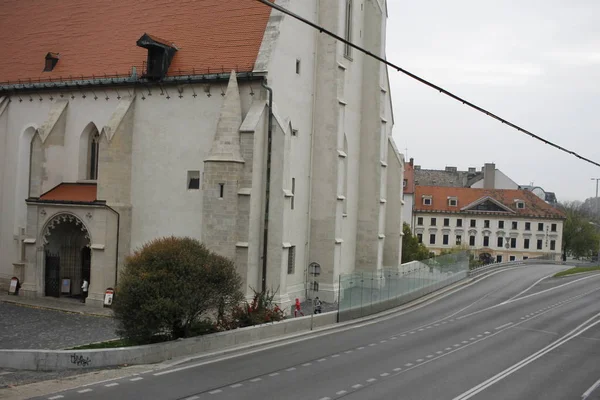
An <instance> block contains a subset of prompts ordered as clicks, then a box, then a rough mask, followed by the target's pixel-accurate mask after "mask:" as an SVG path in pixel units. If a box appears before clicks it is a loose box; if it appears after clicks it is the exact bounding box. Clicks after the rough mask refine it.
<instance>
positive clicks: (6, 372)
mask: <svg viewBox="0 0 600 400" xmlns="http://www.w3.org/2000/svg"><path fill="white" fill-rule="evenodd" d="M9 374H12V372H10V371H4V372H0V376H2V375H9Z"/></svg>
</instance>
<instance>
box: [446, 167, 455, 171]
mask: <svg viewBox="0 0 600 400" xmlns="http://www.w3.org/2000/svg"><path fill="white" fill-rule="evenodd" d="M456 171H457V168H456V167H446V172H456Z"/></svg>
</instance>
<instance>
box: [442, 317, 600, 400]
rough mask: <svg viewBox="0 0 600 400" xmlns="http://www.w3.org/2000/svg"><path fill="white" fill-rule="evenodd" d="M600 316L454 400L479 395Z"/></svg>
mask: <svg viewBox="0 0 600 400" xmlns="http://www.w3.org/2000/svg"><path fill="white" fill-rule="evenodd" d="M599 316H600V313H598V314H596V315H594V316H593V317H591V318H589V319H588V320H587V321H585V322H583V323H582V324H580V325H579V326H577V327H576V328H575V329H573V330H571V331H570V332H569V333H567V334H566V335H564V336H562V337H561V338H559V339H557V340H555V341H554V342H552V343H550V344H549V345H548V346H546V347H544V348H542V349H541V350H538V351H537V352H535V353H533V354H531V355H530V356H528V357H526V358H524V359H523V360H521V361H519V362H518V363H516V364H514V365H512V366H510V367H508V368H506V369H505V370H504V371H502V372H500V373H498V374H496V375H494V376H493V377H491V378H489V379H488V380H486V381H484V382H482V383H480V384H479V385H477V386H475V387H472V388H471V389H469V390H467V391H466V392H464V393H462V394H460V395H458V396H456V397H455V398H454V399H453V400H467V399H470V398H471V397H473V396H475V395H477V394H478V393H480V392H482V391H484V390H485V389H487V388H489V387H490V386H492V385H494V384H495V383H497V382H500V381H501V380H502V379H504V378H506V377H507V376H510V375H512V374H513V373H514V372H516V371H518V370H520V369H521V368H523V367H525V366H527V365H528V364H530V363H532V362H534V361H535V360H537V359H538V358H540V357H542V356H544V355H546V354H548V353H550V352H551V351H552V350H554V349H556V348H558V347H560V346H562V345H563V344H565V343H567V342H568V341H570V340H571V339H574V338H576V337H577V336H579V335H581V334H582V333H584V332H585V331H587V330H588V329H591V328H593V327H594V326H596V325H598V324H600V320H598V321H596V322H594V323H591V321H592V320H594V319H596V318H598V317H599ZM586 325H587V326H586ZM482 340H483V339H482Z"/></svg>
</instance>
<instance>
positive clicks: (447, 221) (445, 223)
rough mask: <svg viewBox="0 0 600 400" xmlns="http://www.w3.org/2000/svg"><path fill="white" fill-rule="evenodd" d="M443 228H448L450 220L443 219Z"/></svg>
mask: <svg viewBox="0 0 600 400" xmlns="http://www.w3.org/2000/svg"><path fill="white" fill-rule="evenodd" d="M444 226H450V218H444Z"/></svg>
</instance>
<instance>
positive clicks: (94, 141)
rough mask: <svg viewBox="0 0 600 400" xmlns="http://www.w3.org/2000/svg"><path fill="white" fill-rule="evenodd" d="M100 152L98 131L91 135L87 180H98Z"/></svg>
mask: <svg viewBox="0 0 600 400" xmlns="http://www.w3.org/2000/svg"><path fill="white" fill-rule="evenodd" d="M99 152H100V135H99V134H98V131H96V133H95V134H94V135H92V137H91V139H90V151H89V155H90V163H89V171H88V172H89V173H88V179H90V180H93V181H95V180H97V179H98V156H99Z"/></svg>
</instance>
